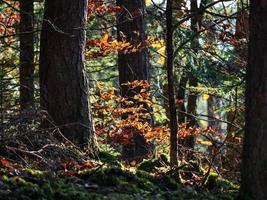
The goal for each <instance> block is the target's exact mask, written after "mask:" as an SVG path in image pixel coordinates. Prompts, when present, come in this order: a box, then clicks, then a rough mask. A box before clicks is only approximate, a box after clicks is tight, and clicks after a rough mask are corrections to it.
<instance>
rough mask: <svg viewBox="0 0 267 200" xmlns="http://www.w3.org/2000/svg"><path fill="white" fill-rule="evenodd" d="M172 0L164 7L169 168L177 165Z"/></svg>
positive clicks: (168, 0)
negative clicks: (169, 131)
mask: <svg viewBox="0 0 267 200" xmlns="http://www.w3.org/2000/svg"><path fill="white" fill-rule="evenodd" d="M172 4H173V1H172V0H167V5H166V54H167V62H166V68H167V76H168V98H169V112H170V114H169V116H170V129H171V133H170V134H171V135H170V161H171V167H174V166H177V165H178V147H177V142H178V136H177V135H178V123H177V111H176V106H175V99H174V69H173V21H172V17H173V16H172V13H173V10H172V6H173V5H172Z"/></svg>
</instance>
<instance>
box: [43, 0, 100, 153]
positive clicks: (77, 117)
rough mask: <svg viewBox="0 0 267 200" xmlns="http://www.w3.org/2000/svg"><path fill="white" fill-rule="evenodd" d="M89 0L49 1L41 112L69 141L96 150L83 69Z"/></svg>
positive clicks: (44, 32) (46, 6) (44, 36)
mask: <svg viewBox="0 0 267 200" xmlns="http://www.w3.org/2000/svg"><path fill="white" fill-rule="evenodd" d="M86 18H87V0H57V1H53V0H46V2H45V11H44V19H43V27H42V33H41V52H40V90H41V91H40V92H41V108H42V109H44V110H46V111H47V112H48V114H49V115H50V117H51V118H52V119H53V121H54V123H55V124H56V125H58V126H60V127H61V128H60V130H61V132H62V133H63V134H64V136H65V137H67V138H68V139H69V140H71V141H73V142H75V143H76V144H78V145H79V146H81V147H84V146H86V145H88V144H89V147H90V148H91V150H92V148H94V147H95V136H94V127H93V121H92V116H91V111H90V104H89V101H88V82H87V78H86V74H85V69H84V48H85V43H86V35H85V28H86Z"/></svg>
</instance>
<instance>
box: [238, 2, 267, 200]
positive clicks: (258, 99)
mask: <svg viewBox="0 0 267 200" xmlns="http://www.w3.org/2000/svg"><path fill="white" fill-rule="evenodd" d="M266 19H267V2H266V1H265V0H258V1H250V38H249V53H248V66H247V75H246V125H245V137H244V149H243V161H242V183H241V190H240V195H241V198H242V199H262V200H263V199H266V198H267V194H266V192H265V191H266V189H267V181H266V180H267V171H266V163H267V148H266V147H267V134H266V126H267V112H266V103H267V97H266V84H267V83H266V80H267V74H266V70H267V63H266V54H267V42H266V41H267V21H266Z"/></svg>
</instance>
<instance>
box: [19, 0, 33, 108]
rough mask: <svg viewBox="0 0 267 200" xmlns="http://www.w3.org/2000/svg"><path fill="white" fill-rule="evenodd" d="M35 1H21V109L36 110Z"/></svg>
mask: <svg viewBox="0 0 267 200" xmlns="http://www.w3.org/2000/svg"><path fill="white" fill-rule="evenodd" d="M33 10H34V8H33V0H20V18H21V19H20V25H19V29H20V68H19V74H20V108H21V110H28V109H32V108H34V83H33V74H34V33H33V28H34V12H33Z"/></svg>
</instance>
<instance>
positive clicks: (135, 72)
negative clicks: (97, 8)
mask: <svg viewBox="0 0 267 200" xmlns="http://www.w3.org/2000/svg"><path fill="white" fill-rule="evenodd" d="M117 5H118V6H120V7H121V8H122V11H121V12H120V13H119V14H118V16H117V29H118V40H119V41H123V40H124V39H126V41H127V42H130V43H131V44H141V46H143V47H144V46H145V43H146V20H145V14H146V6H145V2H144V0H117ZM124 36H125V38H123V37H124ZM118 67H119V80H120V84H122V83H126V82H128V81H134V80H148V79H149V77H148V68H149V59H148V50H147V48H142V49H141V50H140V51H137V52H134V53H124V52H119V54H118ZM121 87H122V90H121V93H122V95H123V96H129V95H131V94H129V88H128V87H127V86H121Z"/></svg>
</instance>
